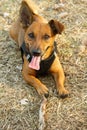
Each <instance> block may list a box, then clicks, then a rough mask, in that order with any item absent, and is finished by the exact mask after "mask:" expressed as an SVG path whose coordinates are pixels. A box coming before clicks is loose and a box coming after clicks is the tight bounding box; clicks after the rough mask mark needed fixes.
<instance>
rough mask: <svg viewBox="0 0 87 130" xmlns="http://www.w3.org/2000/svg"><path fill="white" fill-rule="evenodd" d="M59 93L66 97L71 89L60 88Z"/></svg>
mask: <svg viewBox="0 0 87 130" xmlns="http://www.w3.org/2000/svg"><path fill="white" fill-rule="evenodd" d="M58 93H59V96H60V97H61V98H66V97H67V96H69V91H68V90H66V89H65V88H63V89H59V91H58Z"/></svg>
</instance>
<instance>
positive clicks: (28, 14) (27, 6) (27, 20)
mask: <svg viewBox="0 0 87 130" xmlns="http://www.w3.org/2000/svg"><path fill="white" fill-rule="evenodd" d="M33 6H34V8H33ZM35 13H36V7H35V5H34V4H33V3H32V2H31V1H30V0H29V1H28V0H23V1H22V4H21V8H20V22H21V23H22V26H23V28H27V27H28V26H29V25H30V24H31V23H32V22H33V15H34V14H35Z"/></svg>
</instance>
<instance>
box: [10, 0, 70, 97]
mask: <svg viewBox="0 0 87 130" xmlns="http://www.w3.org/2000/svg"><path fill="white" fill-rule="evenodd" d="M32 5H33V6H32ZM33 8H34V9H33ZM63 29H64V26H63V25H62V24H61V23H60V22H58V21H56V20H50V21H49V22H47V21H46V20H45V19H44V18H42V17H41V16H39V15H38V13H37V12H36V10H35V6H34V4H32V3H31V1H30V0H23V1H22V5H21V9H20V14H19V18H18V19H17V21H16V22H15V23H14V24H13V25H12V27H11V29H10V35H11V37H12V38H13V39H14V40H15V41H16V42H17V43H18V44H19V47H20V48H21V52H22V58H23V69H22V74H23V77H24V79H25V80H26V81H27V82H28V83H29V84H30V85H32V86H34V87H35V88H36V90H37V92H38V93H39V94H41V95H43V94H48V89H47V87H46V86H45V85H44V84H42V83H41V82H40V80H39V79H38V78H36V75H37V74H42V73H45V72H50V73H51V74H52V75H53V76H54V79H55V82H56V88H57V91H58V93H59V95H60V96H61V97H66V96H67V95H68V94H69V92H68V91H67V90H66V89H65V88H64V79H65V76H64V72H63V69H62V66H61V64H60V62H59V58H58V56H57V54H56V52H55V46H54V40H55V36H56V34H61V33H62V31H63Z"/></svg>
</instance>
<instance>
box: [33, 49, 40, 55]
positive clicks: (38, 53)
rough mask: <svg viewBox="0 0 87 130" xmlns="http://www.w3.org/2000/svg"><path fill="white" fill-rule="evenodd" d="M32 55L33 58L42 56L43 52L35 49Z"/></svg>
mask: <svg viewBox="0 0 87 130" xmlns="http://www.w3.org/2000/svg"><path fill="white" fill-rule="evenodd" d="M32 55H33V56H40V55H41V50H40V49H33V50H32Z"/></svg>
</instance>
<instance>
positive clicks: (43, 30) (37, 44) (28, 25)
mask: <svg viewBox="0 0 87 130" xmlns="http://www.w3.org/2000/svg"><path fill="white" fill-rule="evenodd" d="M21 22H22V25H23V28H24V29H25V36H24V41H25V44H26V47H27V49H28V50H29V52H30V53H31V55H32V57H33V58H32V60H31V63H30V64H31V66H34V65H33V64H36V66H38V64H39V63H40V61H41V60H44V59H46V58H48V57H49V56H50V55H51V53H52V51H53V49H54V40H55V36H56V34H61V33H62V31H63V29H64V26H63V25H62V24H61V23H60V22H59V21H56V20H50V21H49V22H44V20H43V19H42V18H41V17H40V16H38V15H37V14H35V13H33V12H32V11H30V10H29V7H28V5H27V4H24V5H23V8H22V9H21ZM37 68H38V69H39V67H37Z"/></svg>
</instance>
